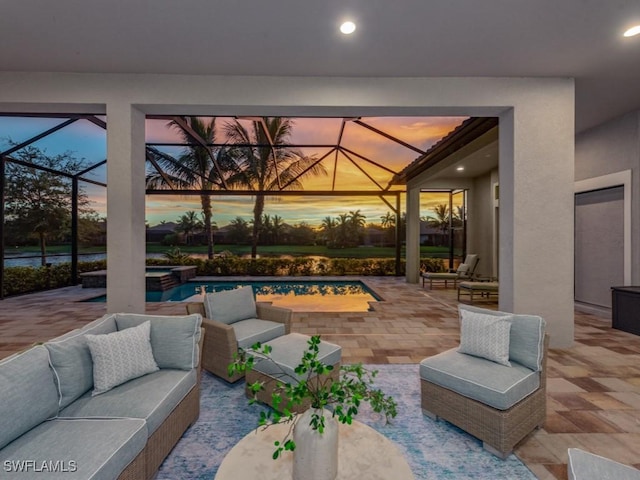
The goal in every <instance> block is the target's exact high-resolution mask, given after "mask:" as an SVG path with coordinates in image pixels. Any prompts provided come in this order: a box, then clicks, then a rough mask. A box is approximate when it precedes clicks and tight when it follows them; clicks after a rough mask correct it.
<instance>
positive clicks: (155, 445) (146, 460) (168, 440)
mask: <svg viewBox="0 0 640 480" xmlns="http://www.w3.org/2000/svg"><path fill="white" fill-rule="evenodd" d="M205 335H206V332H205V329H204V328H203V329H202V330H201V335H200V343H199V348H200V363H202V349H203V344H204V336H205ZM200 378H201V374H200V366H198V380H197V381H196V384H195V385H194V386H193V388H192V389H191V390H189V393H187V394H186V395H185V396H184V398H183V399H182V400H181V401H180V403H178V405H176V407H175V408H174V409H173V411H172V412H171V413H170V414H169V415H168V416H167V418H165V420H164V422H162V424H161V425H160V426H159V427H158V428H157V429H156V431H155V432H153V434H151V436H150V437H149V438H148V439H147V444H146V445H145V447H144V449H143V450H142V451H141V452H140V453H139V454H138V455H137V456H136V458H134V459H133V460H132V461H131V463H130V464H129V465H127V467H126V468H125V469H124V470H123V471H122V473H121V474H120V475H119V476H118V480H141V479H145V480H151V479H152V478H154V477H155V476H156V474H157V473H158V469H159V468H160V465H161V464H162V462H163V461H164V459H165V458H166V457H167V455H169V453H170V452H171V450H173V447H175V446H176V444H177V443H178V441H179V440H180V438H182V435H183V434H184V432H185V431H186V430H187V429H188V428H189V427H190V426H191V425H193V424H194V423H195V421H196V420H197V419H198V417H199V416H200Z"/></svg>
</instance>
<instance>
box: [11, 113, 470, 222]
mask: <svg viewBox="0 0 640 480" xmlns="http://www.w3.org/2000/svg"><path fill="white" fill-rule="evenodd" d="M361 120H362V121H363V122H364V123H366V124H368V125H371V126H372V127H375V128H377V129H379V130H382V131H383V132H385V133H387V134H389V135H392V136H394V137H396V138H398V139H400V140H402V141H404V142H406V143H409V144H411V145H413V146H415V147H417V148H419V149H421V150H423V151H425V150H428V149H429V148H430V147H431V146H432V145H433V144H435V143H436V142H437V141H439V140H440V139H441V138H442V137H444V136H445V135H447V133H449V132H450V131H451V130H453V129H454V128H455V127H456V126H457V125H459V124H460V123H462V121H464V120H465V118H464V117H363V118H361ZM62 121H64V120H61V119H43V118H13V117H0V150H5V149H6V148H7V144H8V139H11V140H13V141H14V142H22V141H24V140H26V139H28V138H30V137H32V136H34V135H37V134H38V133H40V132H42V131H44V130H46V129H48V128H51V127H53V126H54V125H57V124H59V123H61V122H62ZM230 121H232V118H230V117H218V119H217V120H216V126H217V130H218V141H219V142H220V143H223V142H224V141H225V139H224V137H223V134H222V130H223V125H224V123H225V122H230ZM241 121H242V122H247V124H248V121H246V120H241ZM341 121H342V119H341V118H295V119H294V128H293V134H292V135H291V137H290V140H289V141H290V143H292V144H296V145H311V144H327V145H335V144H336V143H337V141H338V137H339V133H340V126H341ZM146 130H147V133H146V137H147V142H149V143H156V142H158V143H160V142H167V143H171V142H180V137H179V135H178V134H177V132H176V131H175V130H173V129H171V128H168V127H167V122H166V121H164V120H147V124H146ZM341 145H342V146H343V147H345V148H347V149H350V150H353V151H354V152H357V153H358V154H360V155H362V156H363V157H366V158H369V159H371V160H372V161H374V162H376V163H378V164H382V165H384V166H386V167H387V168H389V169H391V170H393V171H394V172H399V171H401V170H402V169H403V168H404V167H405V166H406V165H408V164H409V163H410V162H412V161H413V160H414V159H415V158H416V157H418V156H419V153H417V152H415V151H414V150H411V149H409V148H407V147H405V146H403V145H400V144H398V143H396V142H393V141H391V140H389V139H387V138H385V137H383V136H381V135H378V134H376V133H374V132H372V131H371V130H369V129H367V128H364V127H362V126H360V125H358V124H356V123H354V122H352V121H348V122H346V125H345V130H344V134H343V137H342V143H341ZM35 146H37V147H39V148H41V149H44V150H46V152H47V154H49V155H55V154H58V153H63V152H66V151H68V152H71V153H72V154H73V156H75V157H77V158H85V159H86V161H87V162H88V163H89V164H94V163H97V162H99V161H102V160H104V159H105V158H106V134H105V132H104V130H102V129H101V128H99V127H97V126H95V125H93V124H92V123H90V122H88V121H85V120H80V121H78V122H76V123H74V124H72V125H70V126H67V127H65V128H64V129H62V130H59V131H58V132H56V133H53V134H52V135H50V136H49V137H46V138H44V139H42V140H40V141H38V142H36V143H35ZM162 150H163V151H165V152H167V153H170V154H171V155H174V156H178V155H179V154H180V152H181V151H182V150H183V148H181V147H164V148H162ZM298 150H300V151H301V152H302V153H303V154H304V155H307V156H313V155H315V156H316V158H320V157H321V156H323V155H324V154H326V153H327V152H328V151H329V150H330V148H311V147H304V148H298ZM352 158H353V159H354V160H355V161H356V162H357V163H358V164H359V165H360V166H361V167H362V168H363V169H365V170H366V171H367V173H368V174H369V175H370V176H371V177H373V178H374V179H375V180H376V181H377V182H378V183H379V184H380V185H382V186H383V187H384V186H386V185H387V183H388V181H389V180H390V179H391V176H392V174H390V173H389V172H387V171H385V170H383V169H380V168H378V167H376V166H374V165H371V164H368V163H367V162H365V161H363V160H361V159H358V158H355V157H353V156H352ZM334 162H335V154H334V153H332V154H331V155H329V156H328V157H327V158H326V159H325V160H324V161H323V162H322V165H323V166H324V167H325V169H326V170H327V175H325V176H322V177H308V178H307V179H305V180H304V182H303V185H304V190H330V189H331V184H332V179H333V173H334V172H333V171H334ZM88 176H89V177H90V178H93V179H96V180H99V181H103V182H106V167H99V168H97V169H96V170H95V171H94V172H92V173H91V175H88ZM84 188H85V191H86V192H87V194H88V195H89V197H90V199H91V202H92V208H93V209H94V210H96V211H97V212H98V213H99V214H100V215H102V216H105V215H106V191H105V189H104V188H101V187H97V186H94V185H91V184H85V185H84ZM377 188H378V187H377V186H376V185H375V184H374V183H373V182H372V181H371V180H370V179H368V178H367V177H366V176H365V175H364V174H363V173H362V172H361V171H360V170H359V169H358V168H357V167H355V166H354V165H353V164H352V163H351V162H350V160H349V159H347V158H346V157H345V156H343V155H341V154H340V155H338V161H337V175H336V185H335V189H336V190H375V189H377ZM423 197H424V198H423V199H422V202H421V203H422V206H421V215H422V216H426V215H430V214H431V213H432V212H431V208H432V207H433V205H434V204H437V203H444V197H440V198H434V197H432V198H427V196H426V195H423ZM387 200H389V201H390V202H391V203H392V204H393V203H394V201H395V200H394V199H393V197H387ZM401 207H402V208H403V209H404V196H403V198H402V204H401ZM252 208H253V199H252V197H246V196H243V197H239V196H237V197H233V196H224V197H215V198H214V221H215V222H216V223H217V225H218V226H219V227H222V226H224V225H226V224H227V223H229V221H230V220H232V219H234V218H235V217H237V216H240V217H242V218H244V219H245V220H247V221H249V220H250V219H251V218H252ZM188 210H194V211H196V212H199V211H200V203H199V199H198V197H197V196H193V197H178V196H169V195H167V196H164V195H153V196H151V195H148V196H147V201H146V219H147V222H148V223H149V224H150V225H155V224H157V223H159V222H160V221H161V220H165V221H176V220H177V219H178V218H179V217H180V216H181V215H183V214H184V213H185V212H186V211H188ZM352 210H360V211H361V212H362V213H363V214H364V215H366V217H367V219H366V221H367V223H369V222H371V223H379V222H380V217H381V216H382V215H384V214H385V213H386V212H387V211H389V208H388V207H387V206H386V205H385V204H384V203H383V202H382V201H381V200H380V199H379V198H377V197H347V198H344V197H341V198H334V197H289V196H282V197H279V198H276V197H270V198H267V202H266V206H265V212H264V213H265V214H269V215H271V216H273V215H278V216H280V217H282V218H283V219H284V221H285V222H286V223H289V224H292V225H294V224H299V223H301V222H306V223H308V224H310V225H313V226H315V225H317V224H319V223H320V221H321V220H322V219H323V218H324V217H326V216H331V217H337V216H338V215H339V214H341V213H348V212H349V211H352Z"/></svg>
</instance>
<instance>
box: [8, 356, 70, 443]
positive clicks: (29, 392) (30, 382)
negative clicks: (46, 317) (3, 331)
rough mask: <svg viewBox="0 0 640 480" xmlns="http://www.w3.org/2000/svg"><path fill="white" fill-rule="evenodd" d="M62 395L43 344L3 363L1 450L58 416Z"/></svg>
mask: <svg viewBox="0 0 640 480" xmlns="http://www.w3.org/2000/svg"><path fill="white" fill-rule="evenodd" d="M58 401H59V393H58V389H57V388H56V384H55V382H54V380H53V373H52V371H51V367H50V366H49V352H48V350H47V349H46V348H44V347H43V346H42V345H38V346H37V347H33V348H31V349H29V350H27V351H25V352H23V353H19V354H17V355H13V356H11V357H9V358H6V359H4V360H2V361H0V419H2V428H0V449H1V448H2V447H4V446H5V445H7V444H8V443H10V442H12V441H13V440H15V439H16V438H18V437H19V436H20V435H22V434H23V433H25V432H27V431H29V430H31V429H32V428H33V427H35V426H36V425H39V424H40V423H42V422H44V421H45V420H46V419H48V418H51V417H55V416H56V415H57V413H58Z"/></svg>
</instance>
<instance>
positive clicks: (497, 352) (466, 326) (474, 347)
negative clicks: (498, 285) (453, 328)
mask: <svg viewBox="0 0 640 480" xmlns="http://www.w3.org/2000/svg"><path fill="white" fill-rule="evenodd" d="M512 318H513V317H512V316H504V317H496V316H494V315H484V314H482V313H477V312H470V311H468V310H460V323H461V325H460V347H459V348H458V351H459V352H460V353H466V354H468V355H474V356H476V357H482V358H486V359H487V360H491V361H492V362H496V363H500V364H502V365H506V366H508V367H510V366H511V363H510V362H509V341H510V333H511V320H512Z"/></svg>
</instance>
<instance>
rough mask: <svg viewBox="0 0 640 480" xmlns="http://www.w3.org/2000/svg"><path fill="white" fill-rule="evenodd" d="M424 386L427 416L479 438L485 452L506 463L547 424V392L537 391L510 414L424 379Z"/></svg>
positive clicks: (423, 392) (542, 389) (423, 395)
mask: <svg viewBox="0 0 640 480" xmlns="http://www.w3.org/2000/svg"><path fill="white" fill-rule="evenodd" d="M420 384H421V390H422V410H423V412H424V413H425V414H427V415H429V416H431V417H432V418H433V417H439V418H442V419H444V420H446V421H448V422H450V423H452V424H454V425H456V426H457V427H459V428H461V429H462V430H464V431H466V432H468V433H470V434H471V435H473V436H474V437H476V438H479V439H480V440H482V442H483V447H484V448H485V449H487V450H488V451H490V452H491V453H493V454H494V455H496V456H498V457H500V458H502V459H505V458H506V457H508V456H509V455H510V454H511V452H512V451H513V448H514V447H515V446H516V444H518V443H519V442H520V441H521V440H522V439H524V438H525V437H526V436H527V435H528V434H529V433H531V432H532V431H533V430H535V429H536V428H539V427H542V425H543V424H544V421H545V417H546V389H545V388H540V389H538V390H536V391H535V392H533V393H532V394H531V395H529V396H528V397H525V398H524V399H522V400H521V401H520V402H518V403H516V404H515V405H514V406H513V407H511V408H510V409H508V410H497V409H495V408H492V407H490V406H488V405H485V404H484V403H480V402H478V401H476V400H472V399H471V398H468V397H464V396H462V395H460V394H459V393H456V392H454V391H452V390H449V389H447V388H443V387H441V386H439V385H436V384H434V383H431V382H428V381H426V380H424V379H420Z"/></svg>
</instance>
